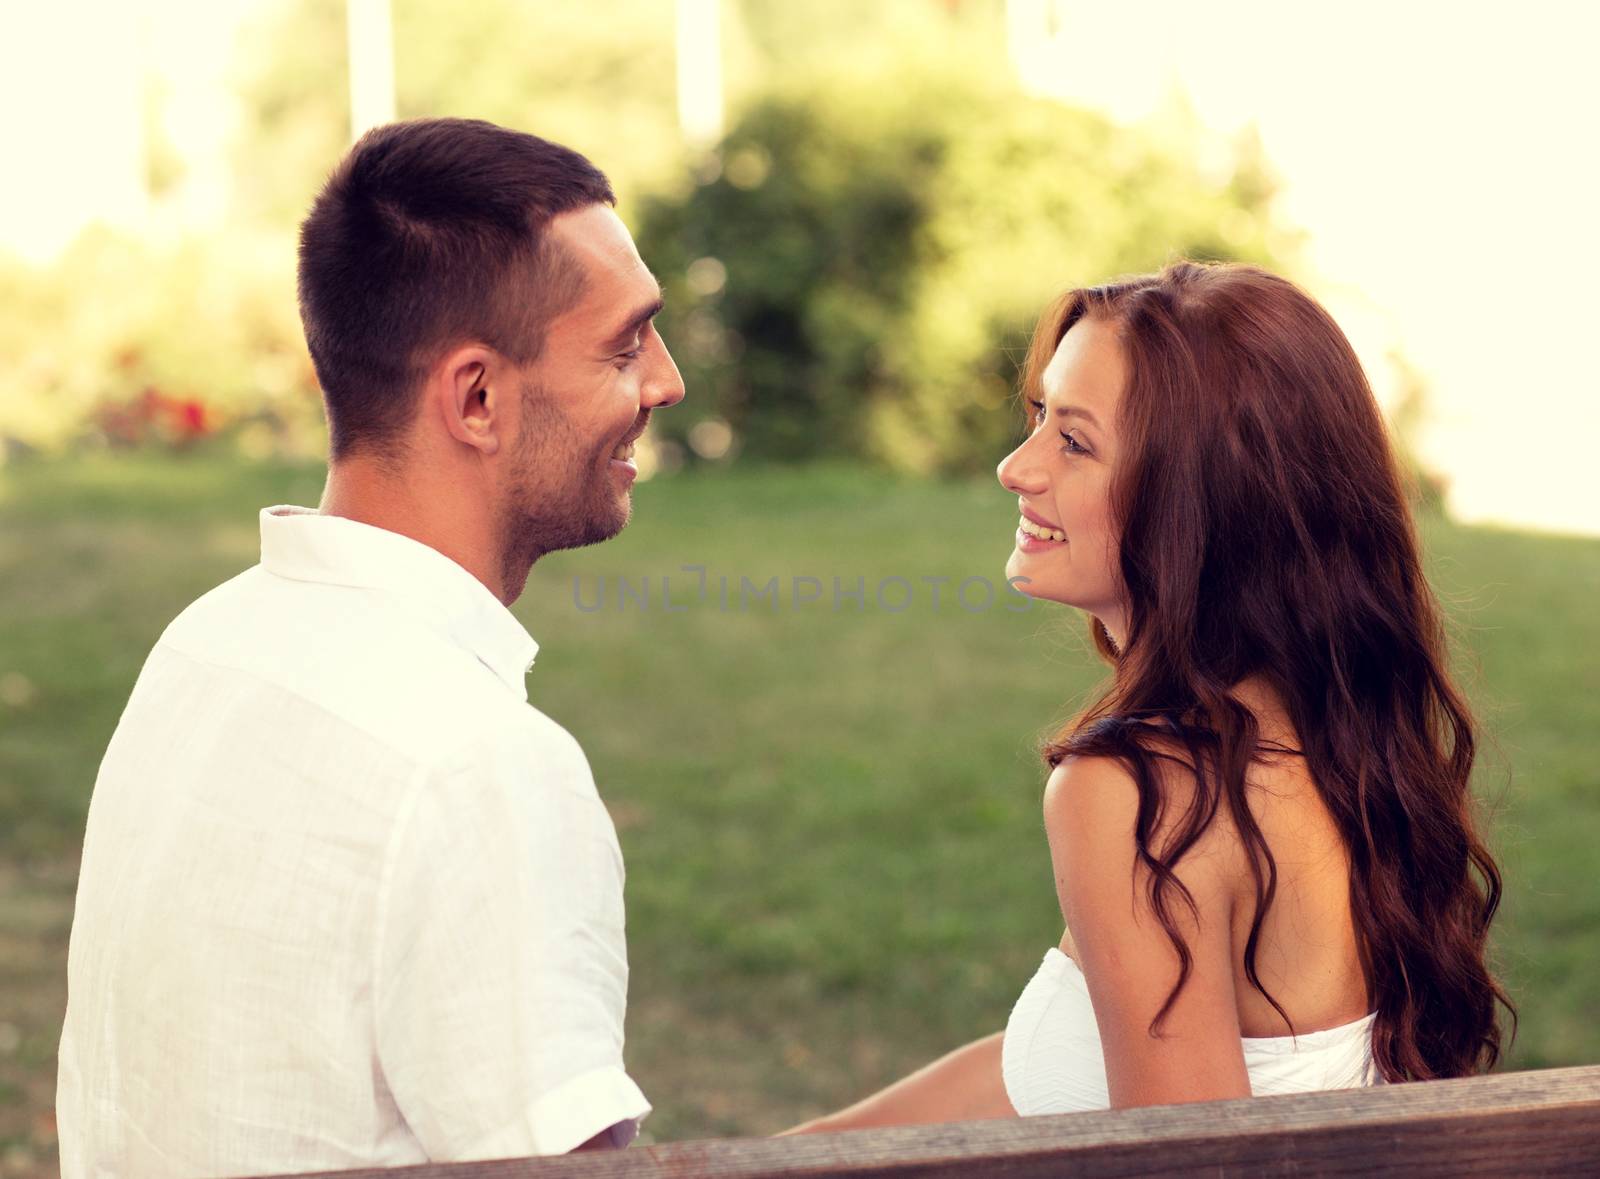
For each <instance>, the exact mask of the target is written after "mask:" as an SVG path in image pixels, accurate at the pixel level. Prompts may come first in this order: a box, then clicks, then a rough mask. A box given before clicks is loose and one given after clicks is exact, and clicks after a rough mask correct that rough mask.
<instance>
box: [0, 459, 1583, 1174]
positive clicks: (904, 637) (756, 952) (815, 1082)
mask: <svg viewBox="0 0 1600 1179" xmlns="http://www.w3.org/2000/svg"><path fill="white" fill-rule="evenodd" d="M320 488H321V472H320V470H314V469H308V468H303V467H250V466H240V465H238V464H236V463H234V462H231V461H229V460H226V459H222V458H218V457H208V456H190V457H187V458H179V459H173V458H158V457H133V458H116V459H112V458H103V459H95V460H82V461H78V462H74V463H71V464H25V465H18V466H14V467H13V468H11V469H9V470H0V617H3V619H4V622H3V630H0V995H3V999H0V1003H3V1004H4V1006H3V1007H0V1155H3V1154H5V1153H6V1152H7V1151H12V1152H16V1151H21V1152H24V1153H26V1152H29V1151H32V1152H34V1153H35V1154H36V1155H37V1156H38V1157H39V1158H41V1159H43V1158H45V1157H46V1155H47V1154H48V1153H49V1151H48V1136H49V1125H48V1111H49V1108H50V1104H51V1100H52V1095H53V1089H54V1052H55V1043H56V1037H57V1036H58V1035H59V1026H60V1015H61V1009H62V1005H63V1003H64V999H65V989H64V977H63V976H64V971H65V950H66V937H67V931H68V924H69V920H70V912H71V890H72V881H73V878H74V870H75V863H76V856H77V852H78V847H79V842H80V839H81V835H82V823H83V815H84V812H85V807H86V805H87V801H88V796H89V791H90V787H91V785H92V783H93V780H94V774H95V769H96V766H97V765H98V762H99V758H100V756H101V753H102V752H103V750H104V747H105V744H106V741H107V739H108V737H109V736H110V733H111V730H112V728H113V726H114V725H115V723H116V720H117V717H118V715H119V713H120V711H121V708H122V705H123V703H124V701H125V700H126V697H127V693H128V690H129V688H130V687H131V685H132V683H133V679H134V677H135V676H136V675H137V673H138V669H139V666H140V664H141V662H142V661H143V659H144V656H145V654H146V652H147V651H148V650H149V647H150V645H151V644H152V643H153V642H154V641H155V639H156V637H157V636H158V635H159V634H160V632H161V629H162V628H163V627H164V626H165V625H166V623H167V622H168V621H169V620H170V619H171V617H172V616H173V615H174V614H176V613H177V612H178V611H179V610H181V609H182V608H183V607H184V606H185V605H186V604H187V603H188V602H189V601H191V600H192V599H193V598H194V597H195V596H197V595H198V594H199V593H201V592H203V591H204V590H206V589H208V588H209V587H211V586H212V585H214V584H216V583H217V582H219V581H221V580H223V579H225V578H226V577H228V576H231V575H232V574H233V573H235V572H237V571H238V570H240V569H242V568H244V567H245V566H247V565H249V564H251V563H253V562H254V560H255V558H256V523H255V513H256V511H257V509H259V508H260V507H261V506H264V505H266V504H271V503H280V502H296V503H315V502H316V500H317V498H318V495H319V493H320ZM636 500H637V510H636V517H635V523H634V524H633V525H632V526H631V527H630V528H629V529H628V530H627V532H625V533H624V534H623V535H622V536H621V537H620V538H618V539H617V540H616V541H613V542H611V543H609V544H607V545H604V546H601V547H598V548H594V549H588V550H582V551H578V552H571V553H562V554H558V555H557V556H554V557H551V558H549V559H548V560H546V561H544V562H541V564H540V565H539V566H538V567H536V569H535V570H534V573H533V576H532V577H531V578H530V580H529V583H528V589H527V592H526V594H525V595H524V597H523V599H522V600H521V602H520V603H519V604H518V606H517V613H518V615H519V616H520V617H521V618H522V620H523V621H524V622H525V623H526V625H527V626H528V628H529V630H530V631H531V632H532V633H533V635H534V637H535V638H537V639H538V640H539V643H540V653H539V658H538V663H537V666H536V667H535V669H534V671H533V673H532V674H531V676H530V677H529V681H528V682H529V690H530V694H531V697H532V699H533V701H534V702H535V703H536V704H537V705H538V706H539V707H541V708H543V709H544V710H545V711H546V712H548V713H550V714H551V715H552V716H554V717H555V718H556V719H557V720H559V721H561V722H562V723H563V724H564V725H566V726H567V727H568V728H569V729H570V730H571V731H572V732H573V733H574V734H575V735H576V736H577V737H578V739H579V740H580V741H581V742H582V743H583V746H584V748H585V749H586V750H587V752H588V754H589V758H590V761H591V763H592V764H593V766H594V770H595V775H596V778H597V780H598V781H599V783H600V787H601V790H602V792H603V793H604V795H605V796H606V798H607V800H608V801H609V803H610V804H611V806H612V809H613V813H614V815H615V817H616V819H617V824H618V828H619V833H620V836H621V840H622V844H623V850H624V852H625V854H626V856H627V860H628V873H629V876H628V879H629V884H628V916H629V922H628V925H629V941H630V953H631V958H632V962H633V981H632V992H631V993H632V1002H631V1007H630V1017H629V1048H628V1055H629V1060H630V1064H631V1067H632V1069H633V1071H634V1072H635V1074H636V1075H637V1076H638V1078H639V1079H640V1081H641V1083H642V1084H643V1086H644V1087H645V1089H646V1091H647V1092H648V1093H650V1094H651V1095H652V1096H653V1098H654V1100H655V1103H656V1106H657V1113H656V1114H655V1115H654V1117H653V1118H652V1120H651V1122H650V1123H649V1126H648V1130H649V1132H650V1133H651V1134H652V1135H653V1136H654V1137H656V1138H657V1139H670V1138H679V1137H685V1136H702V1135H719V1134H731V1133H766V1132H770V1131H773V1130H776V1129H778V1128H780V1127H782V1126H784V1125H786V1124H789V1123H791V1122H793V1121H795V1120H798V1119H800V1118H802V1117H804V1116H808V1115H810V1114H813V1113H816V1112H818V1111H820V1110H822V1109H823V1108H826V1107H830V1106H834V1105H837V1104H839V1103H841V1102H843V1101H845V1100H847V1099H850V1098H852V1097H854V1096H856V1095H858V1094H860V1093H862V1092H864V1091H866V1090H868V1089H870V1088H872V1087H873V1086H875V1085H878V1084H880V1083H882V1082H884V1081H886V1080H888V1079H889V1078H891V1077H892V1076H894V1075H896V1074H898V1073H900V1072H902V1071H904V1070H906V1069H908V1068H910V1067H913V1066H915V1065H918V1064H920V1063H923V1062H924V1061H925V1060H927V1059H928V1058H929V1057H931V1056H932V1055H934V1054H935V1053H938V1052H940V1051H943V1050H944V1049H946V1048H949V1047H951V1046H953V1045H955V1044H957V1043H960V1042H961V1041H963V1040H964V1039H966V1038H968V1037H971V1036H974V1035H977V1034H980V1033H983V1032H986V1031H990V1030H993V1029H995V1028H998V1027H999V1026H1001V1024H1002V1023H1003V1022H1004V1019H1005V1016H1006V1013H1007V1011H1008V1010H1009V1007H1010V1004H1011V1002H1012V1001H1013V1000H1014V998H1015V997H1016V994H1017V992H1018V991H1019V990H1020V988H1021V986H1022V985H1023V983H1024V982H1026V980H1027V978H1028V977H1029V975H1030V974H1031V973H1032V970H1033V968H1034V966H1035V964H1036V962H1037V959H1038V958H1039V956H1040V955H1041V954H1042V953H1043V951H1044V949H1045V948H1046V947H1047V946H1049V945H1052V944H1054V942H1055V940H1056V938H1057V937H1058V935H1059V932H1060V931H1059V917H1058V915H1057V913H1056V911H1055V901H1054V894H1053V890H1052V887H1051V879H1050V868H1049V862H1048V855H1047V851H1046V849H1045V845H1044V839H1043V833H1042V829H1041V826H1040V820H1039V815H1038V802H1039V791H1040V786H1041V781H1042V775H1041V773H1040V770H1039V766H1038V763H1037V761H1036V759H1035V757H1034V755H1033V753H1032V747H1033V743H1034V741H1035V739H1036V738H1037V737H1038V736H1039V735H1040V734H1041V733H1042V732H1043V731H1044V730H1045V729H1046V728H1047V727H1048V726H1049V725H1050V724H1051V722H1052V721H1054V720H1056V719H1058V718H1060V717H1061V716H1063V715H1065V713H1066V712H1067V711H1068V710H1069V709H1070V708H1071V707H1072V705H1074V704H1075V703H1077V702H1079V701H1081V700H1082V699H1083V696H1084V694H1085V693H1086V692H1087V691H1089V690H1090V689H1091V688H1092V687H1093V686H1094V685H1095V684H1096V683H1097V682H1099V680H1100V678H1101V675H1102V671H1101V669H1100V667H1099V665H1098V664H1097V663H1095V661H1094V660H1093V658H1092V657H1091V656H1090V654H1089V653H1088V648H1087V645H1086V643H1085V641H1084V640H1083V639H1082V638H1081V629H1082V628H1081V626H1080V624H1079V623H1078V622H1077V621H1076V619H1075V617H1074V616H1073V615H1072V614H1071V612H1069V611H1065V610H1059V609H1047V608H1044V607H1040V606H1035V608H1033V609H1032V610H1030V611H1027V612H1011V611H1008V610H1006V609H1005V608H1004V606H1005V604H1006V602H1007V600H1006V599H1001V600H1000V601H998V602H997V603H996V606H995V608H993V609H990V610H988V611H982V612H970V613H969V612H966V611H964V610H962V609H961V608H960V607H959V605H957V603H956V602H955V600H954V597H953V594H954V590H955V585H956V583H957V582H959V581H960V580H961V579H962V578H966V577H970V576H982V577H987V578H988V579H990V581H991V582H998V581H1000V579H1001V577H1002V576H1003V575H1002V573H1001V566H1002V563H1003V561H1004V558H1005V556H1006V554H1007V553H1008V552H1009V550H1010V544H1011V541H1010V535H1011V530H1012V523H1013V519H1014V516H1013V506H1012V505H1011V504H1010V503H1009V502H1008V498H1007V497H1006V496H1005V495H1004V494H1003V493H1002V492H1001V491H1000V490H999V489H998V488H997V487H994V486H992V485H987V484H961V483H956V484H948V483H947V484H931V483H923V482H916V481H908V480H899V479H895V478H892V477H888V476H882V475H874V474H869V473H865V472H860V471H855V470H847V469H802V470H764V471H763V470H758V471H745V472H738V471H730V472H725V473H721V474H715V475H710V474H707V475H695V476H680V477H677V478H674V479H670V480H663V481H658V482H654V483H650V484H646V485H644V486H642V487H640V489H639V491H638V494H637V496H636ZM1426 541H1427V546H1428V550H1429V553H1430V562H1431V568H1432V571H1433V576H1434V580H1435V584H1436V586H1437V587H1438V588H1439V590H1440V593H1441V595H1442V596H1443V597H1444V598H1445V600H1446V602H1447V604H1448V607H1449V610H1450V613H1451V616H1452V619H1453V621H1454V623H1455V624H1456V627H1457V629H1458V631H1459V632H1460V635H1461V640H1462V645H1461V650H1462V661H1461V665H1462V672H1463V676H1464V679H1465V681H1466V683H1467V686H1468V688H1469V691H1470V692H1471V694H1472V696H1473V698H1474V701H1475V703H1476V705H1477V707H1478V708H1479V710H1480V715H1481V718H1482V720H1483V732H1484V735H1485V736H1486V738H1487V739H1488V742H1487V744H1488V748H1487V749H1486V752H1485V757H1484V759H1483V763H1482V767H1481V773H1480V777H1479V785H1480V791H1481V792H1482V793H1483V794H1484V795H1485V796H1486V797H1487V798H1488V799H1489V800H1491V801H1492V802H1495V803H1496V804H1497V805H1498V808H1499V817H1498V821H1497V824H1496V827H1495V830H1494V839H1495V844H1496V848H1497V850H1498V852H1499V854H1500V856H1501V859H1502V864H1503V866H1504V868H1505V871H1506V876H1507V881H1508V891H1507V902H1506V908H1505V916H1504V919H1503V921H1502V922H1501V923H1500V926H1499V933H1498V939H1497V946H1498V953H1499V955H1500V959H1501V962H1502V966H1503V970H1504V973H1505V975H1506V977H1507V979H1508V980H1509V982H1510V984H1511V986H1512V988H1513V991H1514V993H1515V996H1516V998H1517V1000H1518V1002H1519V1004H1520V1005H1521V1008H1522V1016H1523V1021H1522V1030H1521V1034H1520V1037H1519V1040H1518V1043H1517V1046H1516V1048H1515V1050H1514V1051H1513V1053H1512V1056H1511V1059H1510V1062H1509V1063H1510V1064H1511V1065H1512V1066H1513V1067H1537V1066H1546V1065H1556V1064H1567V1063H1577V1062H1591V1061H1597V1060H1600V971H1597V970H1596V964H1597V963H1600V885H1597V884H1596V883H1595V881H1594V878H1593V870H1592V865H1593V863H1594V852H1593V849H1594V848H1595V847H1597V846H1600V789H1597V785H1600V663H1597V660H1596V658H1595V653H1596V651H1600V612H1597V611H1596V610H1595V609H1594V603H1595V602H1596V601H1597V599H1600V542H1597V541H1586V540H1574V539H1564V538H1552V537H1535V536H1529V535H1521V534H1514V533H1505V532H1494V531H1485V530H1479V529H1466V528H1460V527H1456V526H1453V525H1450V524H1447V523H1444V522H1438V521H1434V522H1430V523H1429V525H1428V527H1427V528H1426ZM686 564H700V565H704V566H706V567H707V571H708V575H709V589H710V601H709V602H698V601H696V600H694V599H695V595H694V593H693V590H694V586H695V581H696V578H695V575H694V574H692V573H685V572H682V571H681V567H682V566H684V565H686ZM663 576H667V577H669V578H670V579H671V582H672V585H673V587H674V599H675V601H676V603H677V605H678V606H679V607H680V608H679V609H678V610H676V611H674V612H667V611H665V610H663V609H662V608H661V599H660V584H661V578H662V577H663ZM724 576H725V577H727V578H728V579H729V583H730V588H729V593H730V598H731V600H730V604H729V609H728V610H726V611H724V610H721V609H719V608H717V598H718V596H719V595H718V578H719V577H724ZM774 576H776V577H778V578H780V582H781V585H782V596H781V600H780V605H779V607H778V608H774V607H773V606H772V605H770V604H765V603H754V604H751V605H749V606H748V608H747V609H745V610H743V611H740V610H739V609H738V590H739V579H740V578H741V577H747V578H749V579H750V580H751V581H752V582H754V583H755V584H757V585H760V584H762V583H764V582H766V580H767V579H768V578H770V577H774ZM796 576H805V577H815V578H818V579H819V580H820V581H821V582H822V586H823V595H824V596H823V600H822V601H820V602H817V603H813V604H810V605H806V606H801V607H798V608H796V607H794V606H793V605H792V603H791V601H790V592H789V591H790V588H791V582H790V579H791V578H793V577H796ZM893 576H899V577H904V578H907V579H908V580H910V581H911V582H912V585H913V588H914V597H913V601H912V604H911V606H910V608H909V609H906V610H904V611H901V612H894V611H892V610H888V609H883V608H880V607H878V606H877V605H876V604H875V603H874V602H873V601H872V598H873V596H874V595H873V593H872V587H874V586H876V584H877V583H878V582H879V580H880V579H882V578H885V577H893ZM940 576H943V577H948V578H950V579H951V580H950V582H948V583H946V584H945V585H944V587H943V589H942V593H941V596H942V601H941V604H940V608H939V609H938V610H935V609H934V608H933V605H932V590H931V588H930V587H929V586H928V585H927V584H926V583H924V582H922V581H921V580H920V579H922V578H925V577H940ZM619 577H628V578H630V579H631V580H632V581H633V583H634V584H635V585H637V583H638V579H639V578H640V577H649V578H650V579H651V582H652V586H651V595H652V598H651V607H652V608H651V609H649V610H640V609H638V608H637V607H636V606H634V607H631V608H629V609H626V610H621V609H618V608H617V606H616V603H615V589H616V584H617V579H618V578H619ZM834 577H839V578H841V579H842V581H843V582H844V583H845V585H846V586H847V587H848V586H851V585H853V584H854V583H855V581H856V579H857V578H858V577H864V578H865V579H866V583H867V586H868V605H867V607H866V608H865V609H861V608H858V607H856V606H855V605H854V604H853V603H848V602H847V603H843V608H842V609H837V610H836V609H834V608H833V594H832V579H833V578H834ZM574 578H580V579H581V581H580V587H579V588H580V590H581V593H582V601H583V602H584V603H585V604H589V603H592V602H593V600H594V594H595V592H596V584H597V579H600V580H603V581H604V583H605V585H606V590H607V593H608V595H610V596H609V598H608V601H607V604H606V607H605V608H604V609H601V610H598V611H594V612H586V611H584V610H581V609H579V608H578V605H577V602H576V601H575V597H574ZM893 603H894V599H891V604H893ZM7 1026H9V1027H11V1028H13V1029H14V1030H15V1034H14V1035H8V1033H7V1032H6V1030H5V1028H6V1027H7ZM13 1040H14V1041H15V1042H14V1043H13V1042H12V1041H13Z"/></svg>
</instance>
